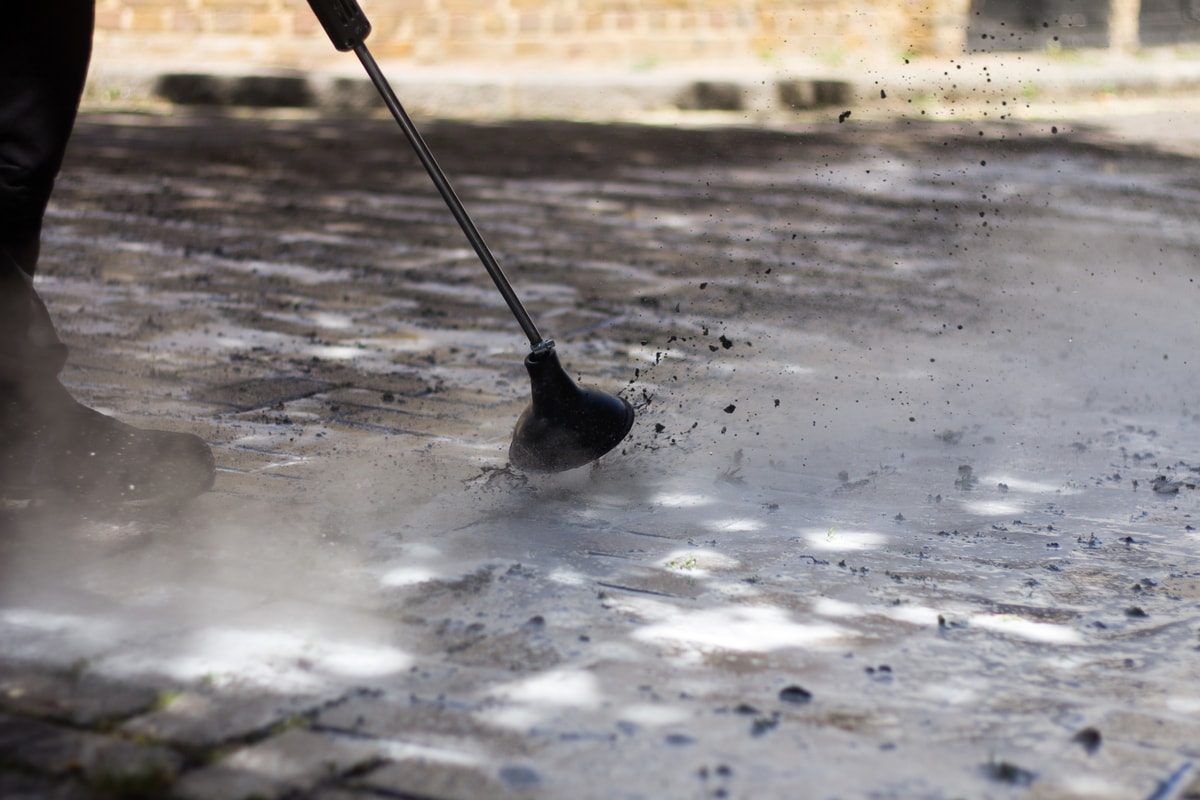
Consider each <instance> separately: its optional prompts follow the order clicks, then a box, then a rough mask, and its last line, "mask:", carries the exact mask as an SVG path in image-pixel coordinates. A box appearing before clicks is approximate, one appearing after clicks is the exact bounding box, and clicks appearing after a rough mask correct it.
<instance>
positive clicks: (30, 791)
mask: <svg viewBox="0 0 1200 800" xmlns="http://www.w3.org/2000/svg"><path fill="white" fill-rule="evenodd" d="M0 797H3V798H4V800H93V798H96V797H97V793H96V792H95V791H94V790H92V789H89V788H88V787H86V786H84V785H83V784H82V783H80V782H78V781H76V780H72V779H69V778H68V779H62V778H48V777H45V776H43V775H27V774H24V773H20V772H4V771H2V770H0ZM330 800H334V799H333V798H330Z"/></svg>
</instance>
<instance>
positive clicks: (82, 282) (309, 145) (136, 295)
mask: <svg viewBox="0 0 1200 800" xmlns="http://www.w3.org/2000/svg"><path fill="white" fill-rule="evenodd" d="M423 131H424V132H425V133H426V138H427V139H428V141H429V144H430V146H431V147H432V148H433V150H434V152H435V153H436V154H437V155H438V157H439V160H440V161H441V163H442V166H443V167H444V168H445V169H446V171H447V172H448V173H449V175H450V176H451V179H452V181H453V182H454V183H455V185H456V187H457V188H458V190H459V193H460V195H461V196H462V197H463V200H464V202H465V203H466V205H467V207H468V209H469V210H470V211H471V212H472V214H473V216H474V217H475V219H476V222H477V224H478V225H479V227H480V229H481V230H482V231H483V232H484V235H485V236H486V237H487V238H488V240H489V242H490V243H491V245H492V247H493V248H494V249H495V250H496V253H497V255H498V257H499V259H500V261H501V263H502V264H503V265H504V266H505V268H506V270H507V271H508V274H509V277H510V278H511V279H512V281H513V283H514V285H515V287H516V289H517V291H518V293H519V294H520V295H521V297H522V298H523V299H524V300H525V303H526V305H527V306H528V308H529V310H530V312H531V314H532V315H533V317H534V319H535V320H536V321H537V322H538V323H539V325H540V326H541V327H542V328H543V331H544V332H545V333H546V334H548V335H550V336H551V337H552V338H554V339H555V340H556V341H557V342H558V350H559V354H560V356H561V358H562V360H563V362H564V364H566V366H567V369H568V370H569V371H570V372H571V373H572V375H578V376H579V377H580V378H581V382H583V383H586V384H592V385H596V386H598V387H600V388H603V389H605V390H607V391H613V392H616V391H620V392H621V393H622V395H623V396H624V397H626V398H628V399H629V400H630V401H631V402H633V403H634V404H635V406H637V408H638V412H639V416H638V420H637V422H636V423H635V427H634V430H633V432H632V433H631V435H630V437H629V438H628V439H627V440H626V442H625V443H623V445H622V446H621V447H620V448H619V449H618V450H617V451H615V452H614V453H612V454H610V455H609V456H606V457H605V458H604V459H602V461H601V462H600V463H598V464H597V465H595V466H594V467H589V468H585V469H581V470H577V471H574V472H571V473H567V474H564V475H558V476H534V475H524V474H521V473H519V472H516V471H514V470H512V469H509V468H508V467H507V458H506V450H507V446H508V440H509V436H510V434H511V430H512V425H513V423H514V421H515V420H516V417H517V415H518V414H519V413H520V411H521V409H522V408H523V407H524V405H525V403H526V402H527V401H528V391H529V390H528V383H527V380H526V377H525V374H524V369H523V367H522V365H521V360H522V358H523V357H524V354H525V352H526V346H525V341H524V338H523V336H522V335H521V332H520V329H519V328H518V327H517V325H516V323H515V322H514V321H513V320H512V318H511V317H510V316H509V313H508V311H507V309H506V308H505V306H504V305H503V303H502V301H501V299H500V297H499V295H498V294H497V293H496V292H495V290H494V288H493V287H492V286H491V284H490V282H489V280H488V278H487V276H486V274H485V273H484V272H483V270H482V268H481V267H480V266H479V264H478V262H477V261H476V260H475V257H474V255H473V253H471V251H470V250H469V249H468V248H467V246H466V244H465V243H464V241H463V239H462V237H461V233H460V232H459V231H458V230H457V228H456V227H455V225H454V222H453V220H452V218H451V217H450V216H449V214H448V213H447V212H446V211H445V209H444V207H443V206H442V205H441V201H440V199H439V198H438V197H437V196H436V194H435V193H434V191H433V189H432V187H431V186H430V185H429V182H428V179H427V178H426V177H425V175H424V173H423V172H421V171H420V169H419V167H418V166H417V165H416V163H415V159H413V158H412V156H411V155H410V154H409V153H408V151H407V146H406V145H405V143H404V141H403V139H402V138H401V137H400V134H399V132H398V131H397V130H396V129H395V127H394V125H393V124H392V123H391V122H390V121H387V120H380V119H351V120H346V119H327V118H322V117H320V116H319V115H311V116H302V115H291V116H290V117H284V116H280V115H262V116H260V117H257V118H241V117H235V116H232V115H231V116H224V117H222V116H204V115H192V116H174V117H161V116H152V115H121V114H95V115H86V116H85V117H84V118H83V119H82V120H81V123H80V125H79V128H78V134H77V137H76V139H75V141H74V144H73V149H72V151H71V153H70V155H69V159H68V164H67V166H66V168H65V170H64V173H63V177H62V179H61V181H60V183H59V187H58V190H57V194H56V197H55V202H54V205H53V207H52V209H51V212H50V214H49V217H48V220H47V238H46V245H45V254H44V257H43V267H42V269H43V273H42V275H41V276H40V278H39V281H40V282H39V288H40V291H41V292H42V293H43V295H44V296H45V297H46V299H47V301H48V303H49V304H50V307H51V310H52V312H53V313H54V314H55V316H56V319H57V320H58V323H59V325H60V327H61V328H62V333H63V335H64V337H65V338H66V339H67V341H68V343H69V344H70V345H71V347H72V359H71V362H70V365H69V367H68V371H67V373H66V374H65V376H64V379H65V380H66V381H67V383H68V384H69V385H70V387H71V388H72V390H73V391H74V392H75V393H76V395H77V396H79V397H80V398H81V399H83V400H84V401H86V402H87V403H88V404H90V405H92V406H94V407H96V408H99V409H100V410H103V411H106V412H108V413H113V414H115V415H117V416H119V417H121V418H122V419H124V420H126V421H129V422H133V423H135V424H139V425H143V426H156V427H164V428H171V429H175V430H186V431H191V432H195V433H198V434H200V435H201V436H203V437H204V438H205V439H206V440H208V441H209V442H211V443H212V444H213V446H214V449H215V452H216V457H217V462H218V465H219V469H220V473H219V475H218V480H217V486H216V488H215V490H214V491H213V492H212V493H211V494H209V495H207V496H205V497H202V498H200V499H199V500H197V501H195V502H194V503H192V504H191V505H190V506H188V507H187V508H185V509H178V510H170V511H168V510H163V509H141V510H135V511H128V512H126V513H124V514H119V515H115V516H111V515H110V516H107V517H101V516H99V515H93V516H91V517H80V516H79V515H72V514H69V513H67V512H64V511H62V510H59V509H54V508H16V507H10V508H7V509H6V510H5V511H4V512H3V517H2V518H0V524H3V526H4V530H5V535H4V536H3V537H2V538H0V653H2V657H0V795H3V796H5V797H8V796H13V797H25V796H29V797H40V796H61V797H71V798H74V797H81V798H86V797H104V796H107V797H157V796H166V795H174V796H179V797H196V798H206V797H248V796H257V797H284V796H288V797H291V796H295V797H311V798H322V799H325V800H334V799H335V798H336V799H338V800H341V799H343V798H372V797H405V798H407V797H435V798H458V797H462V798H476V797H497V798H501V797H514V798H525V797H529V798H535V797H573V798H592V797H595V798H622V797H624V798H638V797H645V798H661V797H681V798H685V797H686V798H691V797H746V798H751V797H753V798H762V797H779V798H785V797H797V796H807V797H830V798H832V797H847V798H849V797H929V798H941V797H946V798H950V797H1018V796H1019V797H1079V798H1084V797H1089V798H1092V797H1114V798H1131V797H1135V798H1148V797H1156V798H1167V797H1184V796H1191V794H1193V793H1197V794H1200V785H1196V784H1193V783H1192V781H1193V780H1195V777H1196V776H1195V774H1194V772H1193V771H1194V764H1195V762H1196V761H1197V760H1200V688H1197V687H1198V684H1197V680H1196V678H1197V675H1198V662H1200V566H1197V562H1196V560H1195V558H1194V555H1193V553H1194V550H1195V548H1196V545H1197V543H1198V539H1200V537H1198V535H1197V533H1196V526H1197V524H1200V523H1198V521H1197V520H1198V516H1197V515H1198V513H1200V502H1198V499H1197V498H1198V494H1197V491H1196V485H1197V483H1200V406H1198V404H1197V399H1196V398H1197V397H1200V379H1198V378H1197V369H1196V364H1195V360H1196V358H1197V356H1196V353H1197V352H1198V345H1200V323H1198V322H1197V319H1196V314H1195V309H1196V307H1197V304H1198V301H1200V269H1198V267H1197V262H1196V253H1197V252H1198V251H1200V232H1198V231H1197V229H1196V226H1195V218H1196V210H1197V207H1198V205H1200V171H1198V170H1197V164H1196V162H1195V161H1194V160H1192V159H1190V158H1188V157H1185V156H1183V155H1180V154H1178V153H1174V152H1165V151H1161V150H1158V149H1156V148H1155V147H1154V143H1153V140H1152V139H1150V138H1147V139H1145V140H1138V141H1134V140H1125V139H1122V138H1121V137H1114V135H1113V134H1112V132H1111V130H1109V131H1105V130H1102V129H1099V128H1095V129H1093V128H1089V127H1088V126H1085V125H1066V124H1063V123H1056V124H1055V125H1054V126H1052V125H1051V124H1050V123H1044V124H1043V123H1032V122H1029V123H1019V122H988V123H973V122H962V123H932V122H916V121H909V120H896V121H891V122H870V123H858V122H854V121H853V118H851V120H848V121H847V122H846V123H845V124H838V123H836V122H825V123H821V124H814V125H803V126H801V125H798V124H797V125H794V126H792V127H790V128H789V127H785V126H776V127H774V128H771V129H752V128H737V127H730V126H715V125H710V126H706V127H699V128H686V127H682V126H661V127H655V126H641V125H633V124H628V125H617V124H611V125H598V124H597V125H587V124H570V123H561V122H508V123H493V124H471V123H451V122H440V123H428V124H426V125H423ZM1172 133H1173V135H1174V137H1175V138H1178V136H1179V129H1178V127H1175V128H1174V129H1173V131H1172ZM1197 138H1200V137H1197ZM1193 141H1195V139H1193Z"/></svg>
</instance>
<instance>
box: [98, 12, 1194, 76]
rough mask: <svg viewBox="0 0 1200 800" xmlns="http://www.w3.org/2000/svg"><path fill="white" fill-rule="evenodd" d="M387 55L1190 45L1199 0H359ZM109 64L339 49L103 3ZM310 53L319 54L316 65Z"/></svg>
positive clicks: (240, 18)
mask: <svg viewBox="0 0 1200 800" xmlns="http://www.w3.org/2000/svg"><path fill="white" fill-rule="evenodd" d="M361 4H362V6H363V8H364V10H365V11H366V12H367V15H368V17H369V18H370V19H371V21H372V23H373V25H374V33H373V35H372V37H371V40H370V41H371V49H372V52H374V53H375V55H376V56H377V57H379V58H386V59H403V60H410V61H412V62H414V63H420V64H428V65H454V64H462V65H472V64H479V63H481V62H488V63H493V64H510V63H512V64H520V63H521V62H530V63H533V62H537V63H546V62H556V63H564V64H573V65H587V64H604V65H607V66H611V67H622V68H629V69H653V68H655V67H657V66H660V65H678V64H687V63H694V62H720V61H743V62H744V61H747V60H754V61H758V62H766V63H770V62H772V61H779V62H782V63H786V62H788V61H790V60H793V59H810V60H815V61H817V62H821V63H828V64H836V63H841V62H845V61H847V60H851V59H855V58H857V57H859V56H863V55H870V57H872V58H873V59H875V60H879V59H893V58H898V57H908V56H912V57H920V56H926V55H930V56H939V57H953V56H954V55H956V54H960V53H963V52H965V51H968V50H1021V49H1045V48H1048V47H1049V48H1056V47H1067V48H1070V47H1113V48H1119V49H1124V50H1129V49H1133V48H1136V47H1138V46H1139V44H1143V43H1145V44H1162V43H1177V42H1180V41H1194V40H1196V39H1197V38H1200V36H1198V33H1200V0H362V3H361ZM97 14H98V19H97V34H96V55H97V58H98V59H103V60H108V61H127V62H131V61H139V62H143V63H144V62H149V61H155V60H163V61H173V62H188V63H191V64H194V65H196V67H203V66H205V65H207V64H210V63H213V62H228V63H240V64H246V63H251V64H257V65H262V66H271V67H281V68H308V67H312V66H316V65H320V64H321V63H329V59H332V58H333V57H334V54H333V53H332V50H331V48H330V47H329V45H328V42H327V41H326V40H325V38H324V35H323V33H322V32H321V31H320V29H319V28H318V26H317V23H316V21H315V20H314V18H313V16H312V13H311V11H310V10H309V8H308V5H307V3H306V2H304V0H98V3H97ZM314 62H317V63H316V64H314Z"/></svg>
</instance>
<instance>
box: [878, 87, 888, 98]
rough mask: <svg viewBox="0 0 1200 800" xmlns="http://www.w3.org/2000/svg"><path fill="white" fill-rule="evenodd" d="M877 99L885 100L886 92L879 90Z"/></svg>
mask: <svg viewBox="0 0 1200 800" xmlns="http://www.w3.org/2000/svg"><path fill="white" fill-rule="evenodd" d="M879 99H880V100H887V92H886V91H885V90H883V89H880V90H879Z"/></svg>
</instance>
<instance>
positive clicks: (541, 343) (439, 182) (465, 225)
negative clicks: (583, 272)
mask: <svg viewBox="0 0 1200 800" xmlns="http://www.w3.org/2000/svg"><path fill="white" fill-rule="evenodd" d="M354 54H355V55H357V56H358V60H359V61H361V62H362V64H363V66H364V67H365V68H366V70H367V75H368V76H369V77H370V78H371V83H373V84H375V88H376V89H378V90H379V94H380V95H382V97H383V102H384V104H385V105H386V106H387V107H388V111H391V112H392V116H393V117H395V118H396V124H398V125H399V126H400V130H402V131H404V136H405V138H407V139H408V143H409V144H411V145H412V148H413V150H415V151H416V153H417V158H419V159H420V160H421V165H422V166H423V167H425V171H426V172H428V173H429V177H430V178H431V179H432V180H433V185H434V186H436V187H437V190H438V194H440V195H441V196H442V199H443V200H445V201H446V205H447V206H448V207H449V208H450V213H451V214H453V215H454V219H455V220H456V221H457V222H458V226H459V227H460V228H462V231H463V233H464V234H466V236H467V241H469V242H470V243H471V247H473V248H474V249H475V253H476V255H478V256H479V260H480V261H481V262H483V268H484V269H486V270H487V272H488V275H490V276H491V277H492V282H493V283H495V284H496V288H497V289H499V290H500V294H501V296H503V297H504V302H505V303H507V304H508V307H509V309H510V310H511V311H512V313H513V316H515V317H516V318H517V322H518V323H520V325H521V330H523V331H524V332H525V335H526V336H527V337H529V344H530V345H531V346H532V347H533V349H534V350H535V351H538V350H545V349H548V348H550V347H553V346H554V343H553V342H548V341H547V340H546V339H544V338H542V334H541V333H540V332H539V331H538V329H537V325H535V324H534V323H533V319H532V318H530V316H529V312H527V311H526V310H525V306H523V305H521V299H520V298H519V297H517V293H516V292H515V291H513V288H512V286H511V285H509V283H508V278H506V277H504V271H503V270H502V269H500V265H499V264H498V263H497V262H496V258H495V257H494V256H493V255H492V251H491V250H490V249H488V246H487V242H485V241H484V240H483V236H482V235H481V234H480V233H479V229H478V228H476V227H475V223H474V222H472V221H471V217H470V215H468V214H467V210H466V209H465V208H463V204H462V201H461V200H459V199H458V195H457V194H455V193H454V187H452V186H451V185H450V181H449V180H448V179H447V178H446V173H444V172H442V168H441V167H439V166H438V163H437V160H436V159H435V158H434V157H433V153H431V152H430V151H429V147H428V146H427V145H426V144H425V140H424V139H422V138H421V133H420V131H418V130H417V129H416V126H414V125H413V123H412V120H411V119H409V116H408V112H406V111H405V110H404V106H402V105H400V100H399V98H397V97H396V93H395V92H393V91H392V87H391V86H390V85H389V84H388V82H387V78H385V77H384V75H383V73H382V72H381V71H380V69H379V65H378V64H376V63H375V58H374V57H373V56H372V55H371V52H370V51H369V50H367V46H366V44H364V43H359V44H358V45H356V46H355V48H354Z"/></svg>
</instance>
